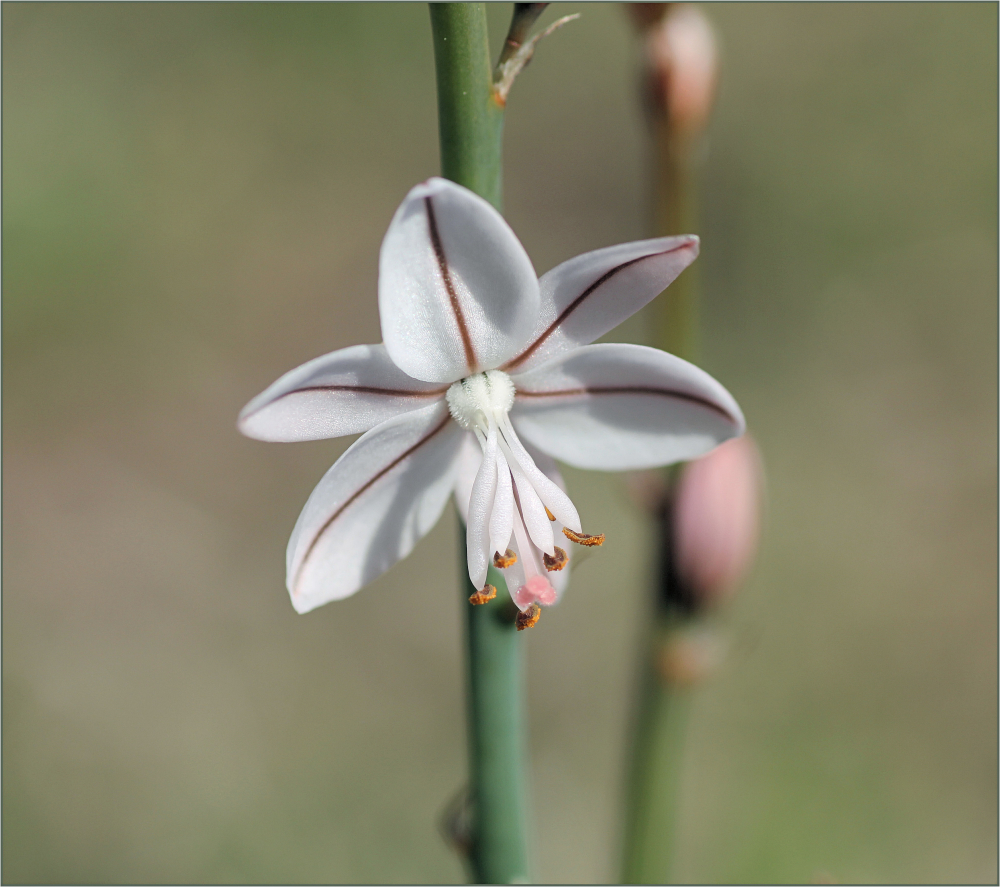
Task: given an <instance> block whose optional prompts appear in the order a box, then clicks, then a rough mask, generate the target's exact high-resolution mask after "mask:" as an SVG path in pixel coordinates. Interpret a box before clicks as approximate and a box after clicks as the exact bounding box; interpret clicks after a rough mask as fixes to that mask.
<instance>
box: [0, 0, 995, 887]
mask: <svg viewBox="0 0 1000 887" xmlns="http://www.w3.org/2000/svg"><path fill="white" fill-rule="evenodd" d="M572 11H580V12H582V13H583V17H582V18H581V19H580V20H579V21H578V22H574V23H573V24H571V25H569V26H567V27H566V28H564V29H563V30H562V31H560V32H559V33H558V34H556V35H554V36H553V37H552V38H550V39H549V40H548V41H546V42H545V43H544V44H543V45H542V47H541V49H540V51H539V53H538V56H537V58H536V59H535V61H534V62H533V64H532V65H531V66H530V68H529V69H528V70H527V71H526V72H525V74H524V75H523V76H522V78H521V79H520V80H519V82H518V83H517V85H516V86H515V88H514V91H513V94H512V97H511V101H510V104H509V106H508V108H509V114H508V122H507V133H506V158H507V165H506V202H507V214H508V218H509V219H510V221H511V224H512V225H513V227H514V229H515V230H516V231H517V232H518V234H519V236H520V237H521V239H522V241H523V242H524V244H525V245H526V247H527V249H528V252H529V254H530V255H531V256H532V259H533V260H534V262H535V265H536V267H537V269H538V270H539V271H540V272H541V271H544V270H546V269H548V268H550V267H551V266H552V265H554V264H556V263H557V262H559V261H561V260H563V259H565V258H568V257H570V256H572V255H575V254H577V253H580V252H583V251H585V250H588V249H594V248H597V247H599V246H603V245H607V244H611V243H616V242H620V241H625V240H630V239H635V238H639V237H642V236H646V235H647V234H648V233H649V229H648V227H647V219H648V214H649V194H648V185H647V180H648V178H647V167H648V150H649V147H648V142H647V132H646V129H645V125H644V120H643V117H642V113H641V106H640V103H639V100H638V95H637V58H638V55H637V47H636V46H635V43H634V40H633V35H632V33H631V30H630V25H629V22H628V21H627V20H626V18H625V15H624V13H623V11H622V10H621V9H616V8H613V7H608V6H604V5H596V4H595V5H589V4H588V5H585V6H584V5H581V6H575V5H566V6H560V7H559V8H558V9H557V10H548V11H547V13H546V16H545V18H544V19H543V23H544V22H548V21H551V20H553V19H554V18H555V17H556V16H557V15H559V14H565V13H566V12H572ZM707 13H708V15H709V16H710V17H711V19H712V21H713V22H714V23H715V25H716V27H717V29H718V31H719V35H720V40H721V44H722V50H723V63H724V66H723V73H722V83H721V93H720V96H719V102H718V106H717V113H716V115H715V118H714V121H713V124H712V128H711V134H710V139H709V144H708V154H707V157H706V163H705V167H704V179H703V180H704V194H703V197H704V202H703V211H702V217H703V222H702V226H701V230H700V231H698V232H696V233H699V234H701V235H702V238H703V250H702V257H701V259H700V260H699V265H700V269H701V274H702V277H701V279H702V283H703V286H704V292H705V295H704V305H703V309H704V310H703V319H704V330H705V333H704V340H705V348H704V360H703V363H704V365H705V367H706V368H707V369H709V370H710V371H711V372H712V373H713V374H715V375H716V376H717V377H718V378H719V379H720V380H721V381H722V382H723V383H724V384H725V385H727V387H729V389H730V390H731V391H732V392H733V393H734V394H735V395H736V397H737V399H738V400H739V401H740V402H741V404H742V406H743V408H744V411H745V412H746V415H747V417H748V419H749V423H750V427H751V429H752V430H753V432H754V433H755V435H756V437H757V439H758V441H759V443H760V445H761V447H762V449H763V453H764V457H765V461H766V464H767V471H768V477H769V483H770V490H769V503H768V526H767V533H766V537H765V540H764V545H763V549H762V552H761V556H760V559H759V563H758V566H757V569H756V571H755V573H754V575H753V578H752V580H751V582H750V583H749V584H748V586H747V587H746V588H745V589H744V591H743V593H742V594H741V596H740V597H739V599H738V601H737V602H736V604H735V605H734V606H733V607H732V608H731V610H730V611H729V612H728V614H727V616H726V622H727V631H728V632H729V634H730V636H731V638H732V640H733V645H732V646H733V649H732V653H731V655H730V657H729V659H728V662H727V664H726V667H725V669H724V670H723V671H722V672H721V673H720V674H719V675H718V676H717V677H716V678H715V679H714V680H713V681H712V682H711V683H710V684H709V685H708V686H707V687H706V688H705V689H704V691H703V692H702V693H701V694H700V696H699V698H698V700H697V702H696V705H695V711H694V717H693V722H692V726H691V734H690V741H689V745H688V754H687V758H686V765H685V775H684V783H683V792H682V798H681V803H682V805H683V808H682V813H681V819H682V827H681V835H680V843H681V849H680V857H679V859H678V866H677V876H678V877H679V878H680V879H682V880H689V881H714V880H724V881H733V880H735V881H809V880H810V879H822V878H824V877H832V878H834V879H836V880H838V881H840V882H850V881H894V882H905V881H930V882H954V881H960V882H974V881H986V882H988V881H992V882H995V881H996V879H997V776H998V774H997V603H996V582H997V563H996V539H997V523H996V505H997V495H996V490H997V488H996V483H997V477H996V448H997V433H996V429H997V413H996V398H997V388H996V379H997V302H996V297H997V252H996V250H997V226H996V220H997V203H996V194H997V180H996V170H997V165H996V164H997V153H996V152H997V48H996V33H997V7H996V6H995V5H990V4H947V5H945V4H885V5H858V4H843V5H827V4H808V5H796V4H774V5H766V4H765V5H761V4H748V5H729V4H713V5H710V6H708V7H707ZM508 15H509V6H508V5H506V4H504V5H498V6H494V7H492V8H491V9H490V18H491V23H492V29H493V38H494V40H495V43H496V45H497V47H499V43H500V41H501V39H502V36H503V30H504V29H505V25H506V18H507V16H508ZM2 17H3V21H2V24H3V124H4V128H3V133H4V140H3V184H4V190H3V247H4V251H3V258H4V263H3V297H4V298H3V371H4V372H3V406H4V409H3V420H4V422H3V431H4V436H3V467H4V475H3V476H4V500H3V530H4V535H3V555H4V561H3V579H4V584H3V590H4V595H3V616H4V619H3V763H4V771H3V777H4V778H3V869H2V876H3V880H4V881H5V882H7V883H15V882H81V881H84V882H148V881H156V882H185V881H197V882H218V881H248V882H324V881H326V882H329V881H334V882H338V881H341V882H342V881H358V882H364V881H380V882H393V881H404V882H427V881H439V882H456V881H460V880H462V878H463V877H464V875H463V872H462V869H461V866H460V865H459V863H458V861H457V860H456V859H455V858H454V857H453V855H452V854H451V852H450V851H449V850H448V849H447V848H446V847H445V846H444V844H443V843H442V841H441V840H440V838H439V836H438V833H437V820H438V817H439V815H440V813H441V811H442V809H443V808H444V807H445V805H446V803H447V802H448V801H449V799H450V798H451V797H452V796H453V795H454V793H455V792H456V791H457V790H458V789H459V787H460V786H461V785H462V783H463V781H464V778H465V776H464V774H465V744H464V739H465V732H464V724H463V713H462V703H463V695H462V694H463V685H462V670H461V637H460V627H461V622H460V615H461V609H460V607H461V602H460V597H459V583H458V576H459V567H458V565H457V563H455V561H456V554H455V547H456V546H455V537H456V532H457V531H456V528H455V518H454V515H453V514H451V513H449V514H448V515H447V517H446V519H445V520H443V521H442V523H441V524H440V525H439V526H438V527H437V529H436V530H435V531H434V532H433V533H432V534H431V535H430V537H429V538H428V539H427V540H425V542H424V543H423V544H422V545H421V546H420V547H419V548H418V549H417V551H416V552H415V553H414V555H413V556H412V557H411V558H410V559H409V560H408V561H406V562H405V563H404V564H402V565H400V566H399V567H397V568H395V569H393V570H392V571H391V572H390V573H388V574H387V575H386V576H384V577H383V578H382V579H380V580H379V581H378V582H376V583H375V584H373V585H372V586H371V587H369V588H367V589H365V590H364V591H363V592H361V593H360V594H358V595H357V596H356V597H354V598H352V599H350V600H348V601H345V602H342V603H338V604H333V605H330V606H327V607H325V608H323V609H321V610H319V611H317V612H315V613H312V614H310V615H308V616H304V617H300V616H296V615H295V613H294V612H293V610H292V608H291V606H290V604H289V602H288V600H287V597H286V592H285V590H284V575H283V571H284V566H283V565H284V547H285V543H286V540H287V536H288V533H289V532H290V530H291V527H292V524H293V523H294V521H295V518H296V516H297V514H298V510H299V508H300V507H301V505H302V504H303V503H304V502H305V499H306V497H307V495H308V494H309V491H310V490H311V488H312V486H313V484H314V483H315V482H316V481H317V480H318V479H319V477H320V476H321V475H322V473H323V472H324V470H325V469H326V467H327V466H328V465H329V464H330V463H331V461H332V460H333V459H334V458H335V457H336V456H337V455H338V454H339V453H340V452H342V451H343V449H344V448H345V447H346V444H347V441H333V442H317V443H310V444H299V445H266V444H262V443H258V442H254V441H250V440H245V439H243V438H241V437H240V436H239V435H238V434H237V433H236V430H235V417H236V414H237V412H238V410H239V409H240V407H241V406H242V405H243V404H244V403H245V402H246V401H247V400H248V399H249V398H250V397H251V396H253V395H254V394H256V393H257V392H258V391H259V390H261V389H262V388H264V387H265V386H266V385H267V384H269V383H270V382H271V381H273V380H274V379H275V378H276V377H277V376H278V375H280V374H281V373H283V372H284V371H285V370H287V369H290V368H291V367H293V366H296V365H298V364H299V363H301V362H303V361H305V360H306V359H308V358H311V357H314V356H316V355H319V354H322V353H324V352H326V351H330V350H333V349H336V348H341V347H344V346H347V345H350V344H354V343H357V342H374V341H378V339H379V328H378V317H377V311H376V301H375V284H376V268H377V255H378V248H379V243H380V240H381V237H382V234H383V232H384V230H385V227H386V225H387V224H388V221H389V219H390V218H391V215H392V212H393V210H394V209H395V207H396V205H397V204H398V202H399V201H400V200H401V198H402V197H403V195H404V194H405V193H406V191H407V190H408V188H409V187H411V186H412V185H413V184H414V183H416V182H417V181H419V180H421V179H423V178H426V177H427V176H429V175H431V174H434V173H436V172H437V169H438V158H437V146H436V111H435V98H434V85H433V61H432V56H431V46H430V28H429V23H428V16H427V11H426V8H425V7H424V6H423V5H422V4H408V5H391V4H390V5H362V4H346V5H332V6H328V5H323V4H253V5H242V4H204V5H199V4H178V5H174V4H147V5H136V4H80V5H69V4H20V3H6V4H4V6H3V9H2ZM644 335H645V333H644V325H643V320H642V318H637V319H635V320H634V321H632V322H630V323H629V324H627V325H626V326H625V327H624V328H622V329H620V330H619V331H618V332H617V333H616V334H615V336H614V338H616V339H631V340H633V341H643V336H644ZM567 478H568V482H569V484H570V487H571V490H572V493H573V496H574V499H575V501H576V503H577V505H578V506H579V507H580V510H581V513H583V514H584V515H586V514H587V513H590V514H600V515H601V529H603V530H605V531H606V532H608V534H609V543H608V545H606V546H605V548H604V550H603V551H602V552H601V553H600V554H599V555H595V556H593V557H591V558H590V559H589V561H588V562H586V563H584V564H582V565H581V567H580V569H579V570H577V571H576V573H575V577H574V580H573V584H572V587H571V589H570V592H569V593H568V594H567V596H566V598H565V601H564V602H563V603H562V604H561V605H560V606H559V608H558V609H557V610H553V611H551V612H550V613H548V614H547V615H546V617H545V619H544V620H543V621H542V623H541V624H540V625H539V626H538V628H537V629H535V630H533V631H531V632H529V636H528V637H527V638H526V642H527V656H528V672H529V690H528V698H529V707H530V727H531V750H532V768H533V769H532V773H533V784H532V791H533V796H534V812H533V817H534V819H533V821H534V832H533V839H532V840H533V843H532V852H533V858H534V871H535V875H536V877H537V878H538V879H539V880H541V881H561V882H595V881H597V882H599V881H609V880H614V879H615V878H616V877H617V875H616V872H617V871H618V869H617V861H616V859H617V857H616V854H617V847H618V840H619V834H618V825H617V823H618V804H619V802H620V791H621V785H622V778H621V777H622V770H623V740H624V737H625V735H626V726H627V713H628V708H629V700H630V693H631V687H632V678H633V676H634V670H635V667H636V662H635V658H634V653H635V651H634V644H635V640H636V638H637V637H638V636H639V632H640V626H641V621H642V619H643V618H644V614H645V607H644V602H645V594H646V592H645V583H646V581H647V579H648V577H649V574H650V563H651V551H650V544H651V540H650V535H649V527H648V526H647V525H646V524H645V521H644V518H643V517H642V515H641V514H640V513H639V512H638V511H637V510H636V509H635V507H634V506H632V505H631V504H630V502H629V500H628V498H627V496H626V494H625V491H624V486H623V484H622V478H620V477H617V476H612V475H603V474H590V473H586V472H580V471H568V472H567ZM585 519H586V518H585Z"/></svg>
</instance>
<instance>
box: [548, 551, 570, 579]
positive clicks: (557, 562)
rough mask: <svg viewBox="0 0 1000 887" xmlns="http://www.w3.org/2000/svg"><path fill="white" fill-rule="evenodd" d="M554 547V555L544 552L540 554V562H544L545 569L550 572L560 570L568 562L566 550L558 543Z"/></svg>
mask: <svg viewBox="0 0 1000 887" xmlns="http://www.w3.org/2000/svg"><path fill="white" fill-rule="evenodd" d="M555 548H556V554H555V557H552V556H551V555H548V554H544V553H543V554H542V563H543V564H545V569H546V570H548V571H549V572H550V573H552V572H554V571H556V570H561V569H562V568H563V567H565V566H566V564H568V563H569V556H568V555H567V554H566V552H565V551H564V550H563V549H562V548H560V547H559V546H558V545H557V546H556V547H555Z"/></svg>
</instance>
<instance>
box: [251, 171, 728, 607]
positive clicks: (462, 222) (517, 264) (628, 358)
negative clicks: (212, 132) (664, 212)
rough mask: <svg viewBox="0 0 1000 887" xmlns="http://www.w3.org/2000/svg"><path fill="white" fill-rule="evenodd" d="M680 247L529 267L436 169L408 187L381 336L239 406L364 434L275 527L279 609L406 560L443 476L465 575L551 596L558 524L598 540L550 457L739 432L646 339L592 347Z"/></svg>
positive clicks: (260, 418) (623, 453)
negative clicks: (284, 525) (462, 531)
mask: <svg viewBox="0 0 1000 887" xmlns="http://www.w3.org/2000/svg"><path fill="white" fill-rule="evenodd" d="M697 254H698V238H696V237H665V238H660V239H657V240H644V241H640V242H637V243H626V244H622V245H620V246H613V247H608V248H607V249H601V250H597V251H596V252H591V253H586V254H584V255H582V256H577V257H576V258H575V259H571V260H569V261H568V262H564V263H563V264H562V265H559V266H558V267H557V268H554V269H553V270H551V271H549V272H548V273H547V274H546V275H544V276H543V277H542V278H541V280H539V279H537V278H536V276H535V271H534V268H533V267H532V265H531V260H530V259H529V258H528V256H527V254H526V253H525V251H524V248H523V247H522V246H521V244H520V242H519V241H518V239H517V237H516V236H515V235H514V232H513V231H511V229H510V228H509V227H508V225H507V223H506V222H505V221H504V220H503V218H502V216H501V215H500V214H499V213H498V212H497V211H496V210H495V209H493V207H492V206H490V205H489V204H488V203H487V202H486V201H485V200H482V199H481V198H480V197H477V196H476V195H475V194H473V193H472V192H471V191H468V190H466V189H465V188H462V187H460V186H458V185H455V184H453V183H452V182H448V181H446V180H444V179H438V178H433V179H430V180H429V181H427V182H425V183H424V184H422V185H418V186H417V187H415V188H414V189H413V190H412V191H410V193H409V194H408V195H407V196H406V199H405V200H404V201H403V203H402V205H401V206H400V207H399V209H398V210H397V211H396V214H395V216H394V217H393V219H392V223H391V224H390V225H389V230H388V232H387V233H386V235H385V239H384V240H383V241H382V249H381V253H380V256H379V281H378V300H379V316H380V318H381V322H382V335H383V338H384V343H383V344H382V345H356V346H354V347H352V348H345V349H343V350H341V351H335V352H333V353H332V354H327V355H325V356H324V357H318V358H316V359H315V360H312V361H310V362H309V363H306V364H303V365H302V366H300V367H299V368H298V369H295V370H292V371H291V372H290V373H287V374H286V375H284V376H282V377H281V378H280V379H279V380H278V381H277V382H275V383H274V384H273V385H272V386H271V387H270V388H268V389H267V390H266V391H264V392H263V393H262V394H260V395H259V396H258V397H256V398H254V399H253V400H252V401H251V402H250V403H249V404H247V406H246V407H245V408H244V410H243V412H242V413H241V414H240V420H239V427H240V430H241V431H242V432H243V433H244V434H246V435H249V436H250V437H255V438H258V439H260V440H269V441H295V440H315V439H317V438H326V437H337V436H339V435H342V434H356V433H358V432H364V434H362V436H361V437H360V438H359V439H358V440H357V441H355V442H354V444H353V445H352V446H351V447H350V448H349V449H348V450H347V452H345V453H344V455H343V456H341V458H340V459H338V460H337V462H336V463H335V464H334V465H333V467H332V468H331V469H330V470H329V471H328V472H327V473H326V475H325V476H324V477H323V479H322V480H321V481H320V482H319V485H318V486H317V487H316V489H315V490H314V491H313V493H312V495H311V496H310V497H309V501H308V502H306V505H305V508H304V509H303V510H302V514H301V515H300V516H299V519H298V522H297V523H296V525H295V529H294V531H293V532H292V537H291V539H290V540H289V542H288V552H287V564H286V565H287V571H288V573H287V581H288V590H289V592H290V593H291V596H292V604H293V606H294V607H295V609H296V610H297V611H298V612H300V613H305V612H307V611H308V610H311V609H313V608H314V607H318V606H319V605H321V604H325V603H327V602H328V601H333V600H338V599H340V598H345V597H347V596H348V595H351V594H353V593H354V592H355V591H357V590H358V589H359V588H361V587H362V586H363V585H365V584H367V583H368V582H371V581H372V580H373V579H375V578H376V577H377V576H379V575H380V574H381V573H383V572H384V571H385V570H387V569H389V567H391V566H392V565H393V564H394V563H396V561H398V560H400V559H401V558H404V557H406V555H408V554H409V553H410V551H411V550H412V549H413V546H414V545H416V543H417V542H418V541H419V540H420V538H421V537H422V536H423V535H424V534H426V533H427V532H428V531H429V530H430V529H431V527H433V526H434V524H435V523H436V522H437V520H438V518H439V517H440V515H441V512H442V510H443V509H444V506H445V503H446V502H447V499H448V496H449V495H450V494H451V492H452V491H453V490H455V493H456V500H457V503H458V506H459V510H460V511H461V512H462V514H463V517H464V518H465V519H466V527H467V541H468V544H467V549H468V562H469V563H468V566H469V577H470V579H471V580H472V582H473V584H474V585H475V587H476V588H477V589H482V588H484V585H485V582H486V573H487V569H488V568H489V566H490V564H491V563H495V564H496V565H497V566H498V567H500V568H502V569H503V572H504V576H505V578H506V580H507V585H508V587H509V589H510V592H511V595H512V597H513V598H514V601H515V603H517V605H518V607H520V608H521V610H528V609H529V608H530V609H531V610H532V611H534V612H537V608H535V607H534V606H533V604H534V603H536V602H537V603H540V604H551V603H554V602H555V600H556V598H557V596H558V593H559V592H560V591H561V588H562V586H564V585H565V577H566V574H567V573H568V570H565V569H562V568H563V567H565V566H566V564H567V562H568V554H567V552H566V551H564V550H563V549H562V548H561V547H559V546H557V545H556V540H557V539H559V536H560V535H564V536H565V537H566V538H569V539H571V540H574V541H577V542H581V543H583V544H587V543H591V544H593V543H596V542H599V541H600V540H601V539H602V538H603V537H597V536H587V535H585V534H584V533H583V527H582V525H581V522H580V516H579V515H578V514H577V510H576V508H575V507H574V506H573V503H572V502H571V501H570V499H569V497H568V496H567V495H566V493H565V492H564V490H563V485H562V481H561V479H560V477H559V474H558V472H557V470H556V467H555V463H554V462H553V461H552V458H550V457H556V458H558V459H560V460H561V461H563V462H566V463H568V464H569V465H575V466H577V467H580V468H600V469H605V470H611V471H620V470H624V469H634V468H648V467H653V466H656V465H665V464H668V463H670V462H676V461H678V460H682V459H691V458H694V457H695V456H700V455H701V454H703V453H706V452H708V451H709V450H710V449H712V447H714V446H715V445H716V444H719V443H721V442H722V441H724V440H726V439H728V438H730V437H734V436H736V435H739V434H741V433H742V431H743V427H744V423H743V416H742V414H741V412H740V409H739V407H738V406H737V405H736V402H735V401H734V400H733V398H732V397H731V396H730V394H729V393H728V392H727V391H726V390H725V389H724V388H723V387H722V386H721V385H720V384H719V383H718V382H716V381H715V380H714V379H712V378H711V377H710V376H709V375H707V374H706V373H704V372H702V371H701V370H699V369H698V368H697V367H694V366H692V365H691V364H689V363H686V362H685V361H683V360H681V359H680V358H677V357H674V356H673V355H670V354H666V353H665V352H663V351H658V350H656V349H654V348H645V347H642V346H639V345H620V344H606V345H592V344H590V343H591V342H593V341H594V339H596V338H597V337H598V336H601V335H603V334H604V333H606V332H607V331H608V330H610V329H612V328H613V327H615V326H617V325H618V324H619V323H620V322H621V321H622V320H624V319H625V318H626V317H628V316H629V315H631V314H633V313H634V312H635V311H637V310H638V309H639V308H641V307H642V306H643V305H645V304H646V303H647V302H649V301H650V300H651V299H652V298H654V297H655V296H656V295H658V294H659V293H660V292H661V291H662V290H663V289H664V288H665V287H666V286H667V285H668V284H669V283H671V281H673V280H674V278H675V277H677V275H678V274H680V273H681V271H682V270H683V269H684V268H685V267H687V265H688V264H690V263H691V262H692V261H693V260H694V258H695V257H696V256H697ZM560 530H561V531H562V533H561V534H560V533H559V531H560ZM563 544H564V545H567V548H571V547H572V546H570V545H568V544H567V543H565V542H564V543H563ZM486 593H487V594H488V593H489V592H488V590H487V592H486Z"/></svg>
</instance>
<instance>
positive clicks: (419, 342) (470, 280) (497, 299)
mask: <svg viewBox="0 0 1000 887" xmlns="http://www.w3.org/2000/svg"><path fill="white" fill-rule="evenodd" d="M378 306H379V316H380V318H381V320H382V337H383V339H384V340H385V346H386V348H387V349H388V351H389V355H390V356H391V357H392V359H393V360H394V361H395V363H396V365H397V366H399V367H400V369H402V370H403V371H405V372H406V373H409V375H411V376H413V377H414V378H415V379H424V380H426V381H428V382H454V381H456V380H457V379H461V378H462V377H463V376H468V375H470V374H471V373H473V372H477V371H480V370H489V369H495V368H496V367H498V366H499V365H500V364H501V363H503V362H504V361H505V360H507V359H508V358H510V357H512V356H513V355H514V354H515V353H516V352H517V351H518V350H519V349H520V348H521V347H522V346H523V345H524V343H525V342H526V341H527V339H528V335H529V334H530V333H531V330H532V328H533V327H534V325H535V320H536V319H537V317H538V279H537V278H536V276H535V270H534V268H533V267H532V265H531V260H530V259H529V258H528V255H527V253H525V251H524V247H522V246H521V243H520V241H518V239H517V237H515V236H514V232H513V231H511V230H510V227H509V226H508V225H507V223H506V222H505V221H504V220H503V216H501V215H500V213H498V212H497V211H496V210H495V209H494V208H493V207H492V206H490V204H488V203H487V202H486V201H485V200H483V199H482V198H481V197H478V196H477V195H475V194H473V193H472V192H471V191H469V190H467V189H466V188H462V187H460V186H459V185H456V184H454V183H453V182H449V181H446V180H445V179H438V178H434V179H429V180H428V181H426V182H424V183H423V184H422V185H417V187H416V188H414V189H413V190H412V191H410V193H409V194H407V195H406V199H405V200H404V201H403V203H402V205H401V206H400V207H399V209H398V210H396V215H395V216H394V217H393V219H392V223H391V224H390V225H389V230H388V231H387V232H386V235H385V239H384V240H383V241H382V250H381V252H380V254H379V278H378Z"/></svg>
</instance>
